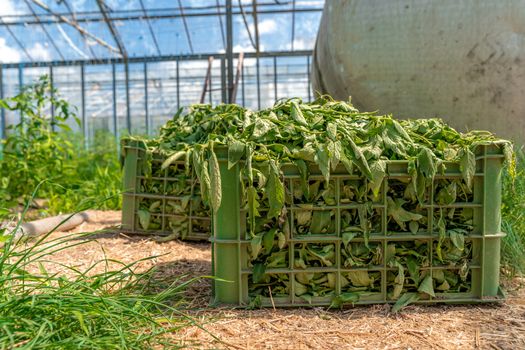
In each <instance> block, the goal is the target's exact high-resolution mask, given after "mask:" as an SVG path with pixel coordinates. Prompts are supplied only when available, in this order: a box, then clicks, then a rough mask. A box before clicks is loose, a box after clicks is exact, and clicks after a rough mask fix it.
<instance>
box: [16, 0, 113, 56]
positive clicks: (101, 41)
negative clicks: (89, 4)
mask: <svg viewBox="0 0 525 350" xmlns="http://www.w3.org/2000/svg"><path fill="white" fill-rule="evenodd" d="M31 1H32V2H33V3H34V4H35V5H37V6H39V7H40V8H42V9H44V10H45V11H47V12H48V13H49V14H51V15H53V16H54V17H56V18H59V19H60V20H61V21H62V22H64V23H67V24H69V25H70V26H72V27H73V28H75V29H76V30H78V31H79V32H80V33H83V34H85V35H87V36H88V37H90V38H91V39H93V40H95V41H96V42H97V43H99V44H100V45H102V46H104V47H105V48H107V49H109V50H111V51H113V52H117V53H120V51H119V50H118V49H117V48H115V47H113V46H112V45H110V44H108V43H106V42H105V41H104V40H102V39H100V38H99V37H97V36H95V35H93V34H91V33H90V32H88V31H87V30H85V29H84V28H82V27H81V26H79V25H78V24H77V23H75V22H72V21H71V20H70V19H69V18H67V17H65V16H63V15H61V14H58V13H55V12H54V11H53V10H51V9H50V8H49V7H47V6H46V5H45V4H44V3H43V2H42V1H40V0H31ZM40 22H41V23H44V22H42V21H40ZM55 23H57V22H55ZM26 24H27V23H26ZM35 24H38V23H35ZM46 24H47V23H46Z"/></svg>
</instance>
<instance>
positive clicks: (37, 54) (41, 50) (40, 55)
mask: <svg viewBox="0 0 525 350" xmlns="http://www.w3.org/2000/svg"><path fill="white" fill-rule="evenodd" d="M27 51H28V52H29V55H31V58H32V59H33V60H34V61H49V60H51V53H50V52H49V49H48V48H47V47H45V46H44V45H42V44H41V43H36V44H35V45H33V46H32V47H30V48H29V49H28V50H27Z"/></svg>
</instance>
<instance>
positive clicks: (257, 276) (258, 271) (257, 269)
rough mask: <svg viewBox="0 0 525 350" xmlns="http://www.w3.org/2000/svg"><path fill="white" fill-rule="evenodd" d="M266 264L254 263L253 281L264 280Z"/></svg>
mask: <svg viewBox="0 0 525 350" xmlns="http://www.w3.org/2000/svg"><path fill="white" fill-rule="evenodd" d="M265 271H266V266H265V265H264V264H260V263H259V264H255V265H253V274H252V281H253V283H260V282H262V281H263V277H264V273H265Z"/></svg>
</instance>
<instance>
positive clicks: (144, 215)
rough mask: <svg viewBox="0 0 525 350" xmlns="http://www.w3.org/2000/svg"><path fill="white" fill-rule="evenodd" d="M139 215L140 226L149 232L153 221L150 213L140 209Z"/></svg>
mask: <svg viewBox="0 0 525 350" xmlns="http://www.w3.org/2000/svg"><path fill="white" fill-rule="evenodd" d="M137 214H138V215H139V223H140V226H142V229H144V230H147V229H148V227H149V223H150V219H151V214H150V212H149V211H147V210H144V209H139V210H138V212H137Z"/></svg>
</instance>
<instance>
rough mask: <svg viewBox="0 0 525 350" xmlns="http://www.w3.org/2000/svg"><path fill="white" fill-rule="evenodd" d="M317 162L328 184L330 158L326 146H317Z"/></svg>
mask: <svg viewBox="0 0 525 350" xmlns="http://www.w3.org/2000/svg"><path fill="white" fill-rule="evenodd" d="M315 162H316V163H317V165H318V166H319V170H321V173H322V174H323V176H324V179H325V181H326V183H328V181H329V180H330V165H329V164H330V156H329V153H328V148H327V147H326V145H325V144H319V145H318V146H317V152H316V154H315Z"/></svg>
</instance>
